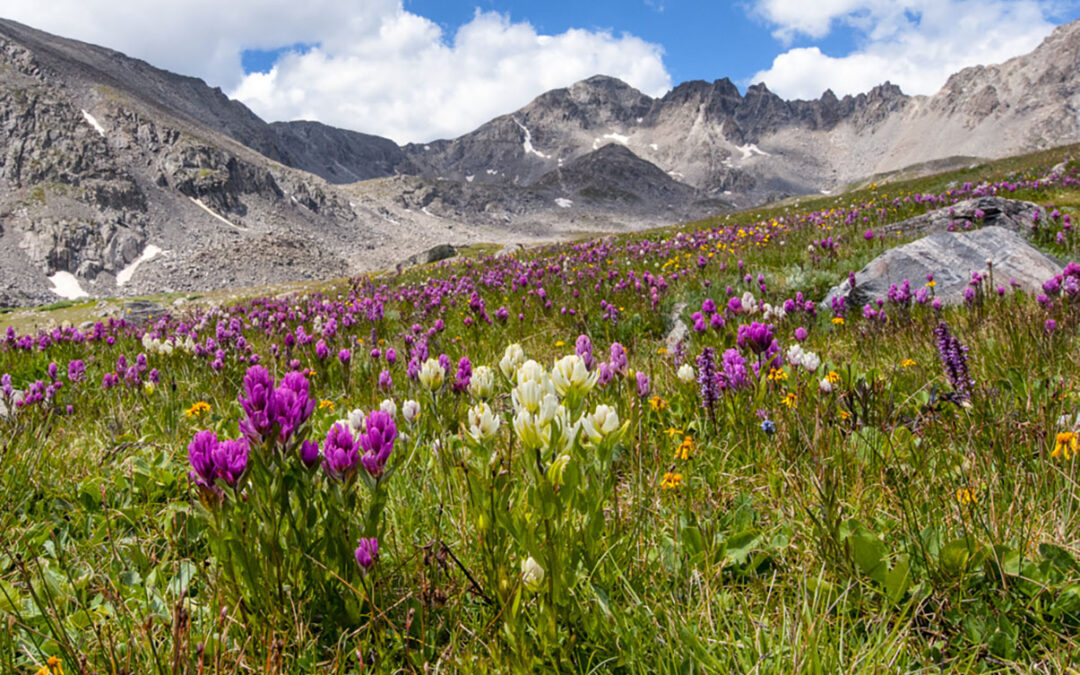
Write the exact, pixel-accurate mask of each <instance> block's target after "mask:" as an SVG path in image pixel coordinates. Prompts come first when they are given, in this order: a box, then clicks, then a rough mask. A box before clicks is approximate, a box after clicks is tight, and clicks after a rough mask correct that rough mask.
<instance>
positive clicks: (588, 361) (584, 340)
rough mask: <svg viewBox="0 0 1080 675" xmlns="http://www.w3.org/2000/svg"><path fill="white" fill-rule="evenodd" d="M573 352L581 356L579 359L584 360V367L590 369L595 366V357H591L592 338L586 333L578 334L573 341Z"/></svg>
mask: <svg viewBox="0 0 1080 675" xmlns="http://www.w3.org/2000/svg"><path fill="white" fill-rule="evenodd" d="M574 353H576V354H577V355H578V356H580V357H581V360H582V361H584V362H585V367H586V368H587V369H589V370H592V369H593V368H595V367H596V359H595V358H594V357H593V348H592V340H590V339H589V336H588V335H579V336H578V339H577V342H576V343H574Z"/></svg>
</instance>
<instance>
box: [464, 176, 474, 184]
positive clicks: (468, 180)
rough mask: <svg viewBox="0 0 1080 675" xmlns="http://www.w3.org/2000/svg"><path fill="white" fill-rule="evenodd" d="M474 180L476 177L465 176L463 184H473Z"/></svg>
mask: <svg viewBox="0 0 1080 675" xmlns="http://www.w3.org/2000/svg"><path fill="white" fill-rule="evenodd" d="M474 178H476V176H465V182H466V183H471V182H473V179H474Z"/></svg>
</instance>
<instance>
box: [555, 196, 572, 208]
mask: <svg viewBox="0 0 1080 675" xmlns="http://www.w3.org/2000/svg"><path fill="white" fill-rule="evenodd" d="M555 203H556V204H558V205H559V208H561V209H568V208H570V207H571V206H573V205H574V202H573V201H571V200H569V199H567V198H566V197H557V198H556V199H555Z"/></svg>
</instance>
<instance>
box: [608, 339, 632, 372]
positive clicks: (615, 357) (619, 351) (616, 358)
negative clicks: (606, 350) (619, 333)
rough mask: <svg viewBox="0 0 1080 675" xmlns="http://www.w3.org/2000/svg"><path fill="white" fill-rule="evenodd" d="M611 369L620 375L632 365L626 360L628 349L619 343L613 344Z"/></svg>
mask: <svg viewBox="0 0 1080 675" xmlns="http://www.w3.org/2000/svg"><path fill="white" fill-rule="evenodd" d="M610 365H611V369H612V370H614V371H615V372H616V373H618V374H622V373H624V372H626V368H627V367H628V366H629V365H630V362H629V360H628V359H627V358H626V348H625V347H623V346H622V345H621V344H619V343H618V342H612V343H611V361H610Z"/></svg>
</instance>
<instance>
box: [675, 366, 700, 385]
mask: <svg viewBox="0 0 1080 675" xmlns="http://www.w3.org/2000/svg"><path fill="white" fill-rule="evenodd" d="M675 375H676V376H677V377H678V378H679V380H680V381H682V382H693V381H694V378H695V377H696V376H697V375H696V374H695V373H694V367H693V366H691V365H690V364H689V363H684V364H682V365H681V366H679V371H678V372H677V373H675Z"/></svg>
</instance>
